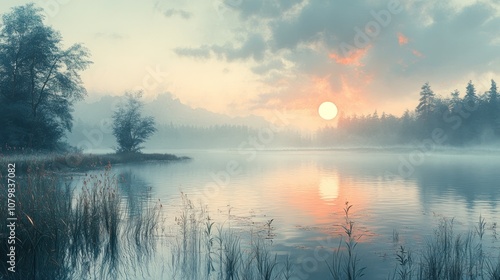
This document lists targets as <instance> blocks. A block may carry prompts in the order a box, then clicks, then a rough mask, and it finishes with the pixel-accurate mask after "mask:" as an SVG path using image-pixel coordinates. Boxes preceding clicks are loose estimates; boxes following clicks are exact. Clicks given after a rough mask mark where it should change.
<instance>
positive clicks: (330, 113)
mask: <svg viewBox="0 0 500 280" xmlns="http://www.w3.org/2000/svg"><path fill="white" fill-rule="evenodd" d="M338 112H339V111H338V109H337V106H336V105H335V104H334V103H333V102H329V101H326V102H323V103H321V105H319V108H318V113H319V116H320V117H322V118H323V119H325V120H327V121H329V120H333V119H334V118H335V117H336V116H337V114H338Z"/></svg>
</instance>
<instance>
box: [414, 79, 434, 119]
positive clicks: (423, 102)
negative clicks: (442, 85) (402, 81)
mask: <svg viewBox="0 0 500 280" xmlns="http://www.w3.org/2000/svg"><path fill="white" fill-rule="evenodd" d="M421 89H422V90H421V91H420V100H419V101H420V103H419V104H418V106H417V116H418V117H419V119H421V120H423V121H424V122H425V121H427V120H429V118H430V116H431V114H432V112H433V111H434V107H435V94H434V92H433V91H432V89H431V86H430V85H429V83H425V84H424V85H423V86H422V88H421Z"/></svg>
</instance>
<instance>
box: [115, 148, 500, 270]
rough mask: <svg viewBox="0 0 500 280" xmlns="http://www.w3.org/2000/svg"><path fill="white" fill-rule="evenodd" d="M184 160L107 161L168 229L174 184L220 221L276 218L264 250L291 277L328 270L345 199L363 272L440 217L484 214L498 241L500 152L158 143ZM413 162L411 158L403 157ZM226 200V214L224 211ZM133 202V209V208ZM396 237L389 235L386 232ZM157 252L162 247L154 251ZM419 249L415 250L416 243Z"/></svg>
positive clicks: (470, 221) (471, 219)
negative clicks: (243, 148)
mask: <svg viewBox="0 0 500 280" xmlns="http://www.w3.org/2000/svg"><path fill="white" fill-rule="evenodd" d="M164 152H170V153H174V154H176V155H182V156H189V157H192V160H189V161H183V162H172V163H141V164H129V165H117V166H114V167H113V169H112V171H113V172H114V173H116V174H118V176H120V177H121V178H123V179H124V180H123V182H124V183H121V185H120V188H121V189H122V194H123V196H124V197H125V198H126V199H127V200H128V201H129V203H131V205H136V206H132V208H134V207H138V208H140V207H141V205H143V204H141V201H143V200H153V201H155V200H158V199H159V201H160V202H161V203H162V205H163V209H166V210H165V211H166V212H167V213H168V214H167V215H166V219H165V221H164V222H163V223H165V225H166V227H167V228H175V220H174V219H175V216H176V215H177V214H179V211H180V202H181V199H180V192H181V191H182V192H184V193H186V194H188V196H189V197H190V198H191V199H192V200H193V202H195V204H196V205H198V203H199V204H201V205H206V206H207V207H208V209H209V211H210V212H211V213H212V216H213V217H214V218H215V219H216V221H218V222H221V223H222V222H225V223H229V224H230V225H231V226H232V227H235V228H241V229H244V230H245V229H247V230H250V229H251V228H252V227H253V228H262V227H263V225H264V224H265V222H266V221H268V220H270V219H274V221H273V223H272V226H273V229H272V233H273V234H274V237H273V242H272V244H273V245H272V249H273V250H274V251H275V252H277V253H278V254H279V255H284V254H287V253H290V254H291V256H292V261H293V263H294V264H295V272H296V279H326V277H327V276H328V269H327V267H326V265H325V261H324V258H325V257H324V256H326V255H325V252H329V253H330V252H331V249H333V248H336V246H337V245H338V240H339V239H338V236H339V234H341V233H342V231H341V229H340V226H339V225H340V224H342V223H343V222H344V218H343V207H344V205H345V202H346V201H348V202H349V204H351V205H353V207H352V209H351V215H350V217H351V219H352V220H353V221H354V222H355V234H356V236H357V237H359V245H358V250H359V254H360V258H361V264H362V265H364V266H366V267H367V269H366V275H369V277H365V279H386V278H387V276H388V273H389V272H392V271H393V270H394V267H395V253H396V250H397V249H398V248H399V246H400V245H405V246H407V247H409V248H415V251H418V249H419V248H422V246H421V245H422V244H425V241H426V239H429V238H430V237H431V235H432V232H433V229H434V228H435V227H436V225H437V224H438V222H439V219H440V218H442V217H448V218H453V217H454V218H455V231H456V232H462V231H465V230H467V229H473V228H474V226H475V225H476V224H477V221H478V218H479V215H482V217H484V218H485V219H486V222H487V225H486V228H487V229H488V230H487V232H486V236H485V238H486V240H485V244H486V245H487V247H488V248H489V249H490V250H491V252H494V250H498V247H499V243H498V241H496V236H495V235H494V234H495V232H494V223H499V222H500V212H499V210H500V208H499V202H500V183H499V182H500V168H499V167H500V155H498V154H495V153H486V152H485V153H481V154H474V153H461V152H460V153H458V152H454V153H445V152H441V153H436V154H432V155H425V156H424V157H423V158H417V157H416V156H415V155H413V158H411V157H412V155H410V153H408V152H404V151H399V152H377V151H373V152H371V151H360V150H358V151H325V150H303V151H297V150H296V151H257V152H256V153H255V154H253V153H250V152H248V151H247V152H238V151H190V150H179V151H164ZM411 161H413V163H414V164H411ZM229 209H230V215H231V216H230V217H229V213H228V212H229ZM132 210H133V209H132ZM394 230H396V231H397V232H398V233H399V240H393V231H394ZM160 252H161V250H160ZM415 253H417V252H415Z"/></svg>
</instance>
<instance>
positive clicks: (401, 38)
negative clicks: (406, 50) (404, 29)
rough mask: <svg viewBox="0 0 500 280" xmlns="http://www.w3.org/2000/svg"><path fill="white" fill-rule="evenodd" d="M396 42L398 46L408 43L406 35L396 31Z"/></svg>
mask: <svg viewBox="0 0 500 280" xmlns="http://www.w3.org/2000/svg"><path fill="white" fill-rule="evenodd" d="M398 43H399V45H400V46H403V45H406V44H408V37H406V36H405V35H404V34H403V33H401V32H399V33H398Z"/></svg>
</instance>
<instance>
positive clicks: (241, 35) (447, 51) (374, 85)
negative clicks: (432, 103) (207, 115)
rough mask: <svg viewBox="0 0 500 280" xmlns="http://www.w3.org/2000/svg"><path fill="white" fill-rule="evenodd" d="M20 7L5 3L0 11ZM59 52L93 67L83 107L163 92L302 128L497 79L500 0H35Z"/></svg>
mask: <svg viewBox="0 0 500 280" xmlns="http://www.w3.org/2000/svg"><path fill="white" fill-rule="evenodd" d="M28 2H30V1H19V0H16V1H13V0H3V1H1V2H0V13H2V14H3V13H6V12H8V11H9V10H10V8H11V7H13V6H16V5H21V4H24V3H28ZM35 3H36V4H37V5H38V6H39V7H41V8H43V9H44V13H45V15H46V23H47V24H49V25H51V26H53V28H54V29H56V30H58V31H60V32H61V35H62V37H63V39H64V44H65V46H66V47H67V46H70V45H72V44H74V43H82V44H83V45H84V46H86V47H87V48H88V49H89V50H90V53H91V60H92V61H93V64H92V65H91V66H90V67H89V68H88V69H87V70H85V71H84V72H82V74H81V76H82V79H83V82H84V85H85V87H86V89H87V92H88V99H89V100H95V99H98V98H99V97H100V96H102V95H105V94H110V95H121V94H123V93H124V92H126V91H131V90H139V89H141V90H143V91H144V93H145V97H146V98H149V99H153V98H154V97H155V96H156V95H158V94H160V93H162V92H169V93H171V94H172V95H173V96H174V97H176V98H178V99H179V100H180V101H181V102H183V103H185V104H188V105H190V106H192V107H194V108H205V109H207V110H210V111H213V112H217V113H224V114H228V115H230V116H245V115H248V114H255V115H261V116H264V117H266V118H268V119H270V120H271V119H273V118H274V119H275V118H276V114H279V113H278V112H280V113H283V112H286V113H287V115H288V116H292V122H293V123H294V124H295V125H297V126H298V127H301V128H313V129H315V128H318V127H323V126H325V125H334V124H335V122H336V120H337V119H338V117H337V118H335V119H333V120H330V121H326V120H323V119H321V118H320V117H319V116H318V107H319V105H320V104H321V103H322V102H325V101H331V102H333V103H335V104H336V105H337V107H338V110H339V112H340V113H341V114H345V115H350V114H358V115H360V114H369V113H373V112H374V111H375V110H377V111H378V113H379V115H380V114H381V113H382V112H386V113H392V114H395V115H400V114H401V113H402V112H403V111H404V110H405V109H407V108H409V109H413V108H415V106H416V105H417V103H418V95H419V92H420V87H421V86H422V85H423V84H424V83H425V82H429V83H430V85H431V87H432V89H433V90H434V91H435V92H436V93H437V94H441V95H443V96H447V95H448V94H449V93H450V92H451V91H453V90H454V89H458V90H460V91H461V92H462V93H463V92H464V90H465V86H466V84H467V82H468V81H469V80H472V81H473V83H474V84H475V85H476V88H477V89H478V92H479V93H482V92H484V91H486V90H488V88H489V83H490V80H491V79H496V80H498V81H500V75H499V74H500V0H489V1H471V0H450V1H427V0H409V1H397V0H380V1H379V0H360V1H347V0H225V1H224V0H189V1H186V0H143V1H132V0H120V1H118V0H108V1H98V0H86V1H83V0H43V1H35Z"/></svg>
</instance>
